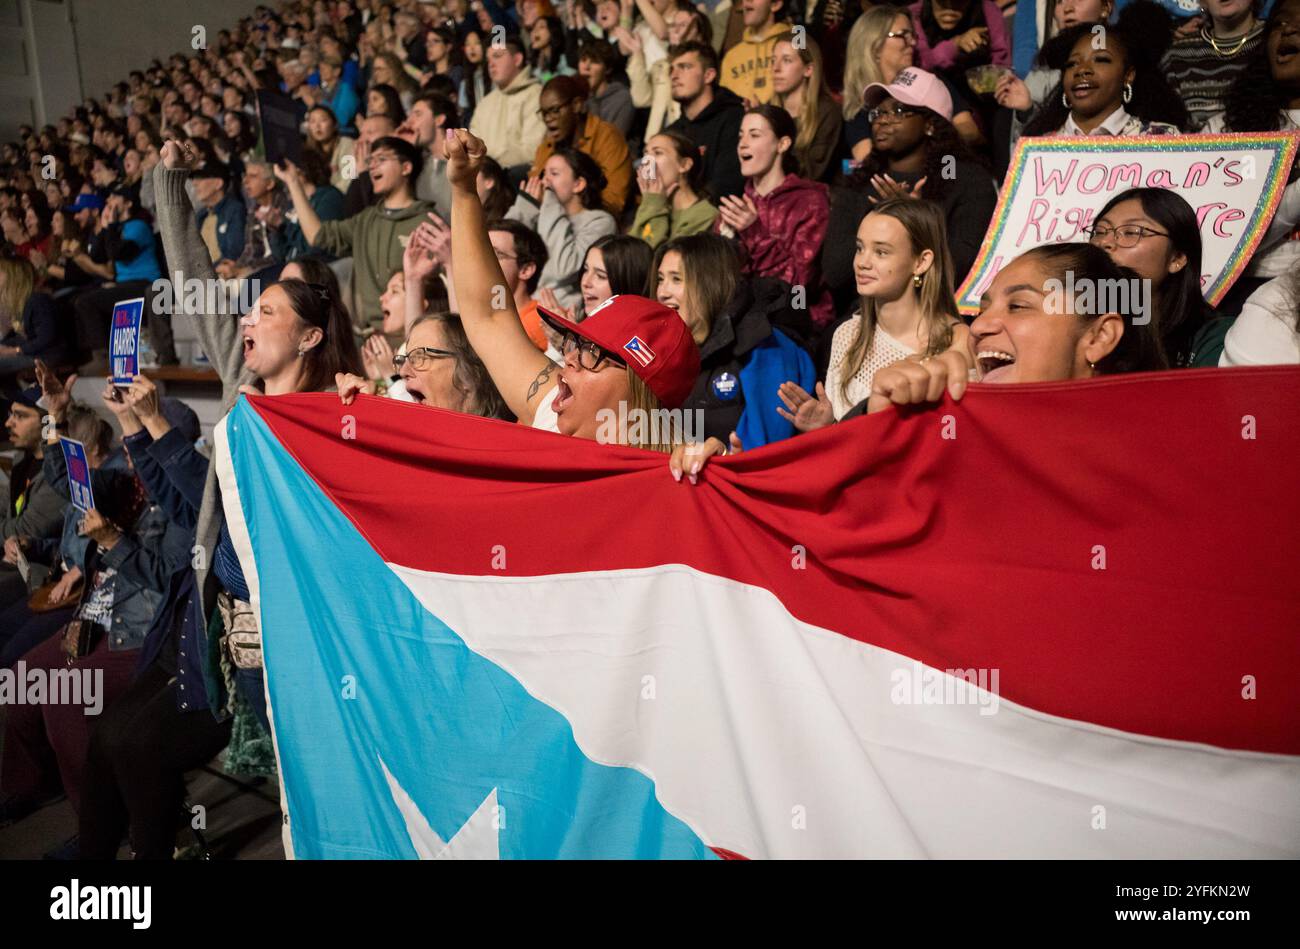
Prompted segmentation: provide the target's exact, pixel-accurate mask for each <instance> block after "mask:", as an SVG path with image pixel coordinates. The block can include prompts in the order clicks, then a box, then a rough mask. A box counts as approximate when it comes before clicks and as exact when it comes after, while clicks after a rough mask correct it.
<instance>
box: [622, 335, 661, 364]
mask: <svg viewBox="0 0 1300 949" xmlns="http://www.w3.org/2000/svg"><path fill="white" fill-rule="evenodd" d="M623 348H624V349H626V350H627V351H628V352H629V353H631V355H632V358H633V359H635V360H636V361H637V362H639V363H640V364H641V365H642V366H648V365H650V363H652V362H654V358H655V353H654V350H653V349H651V348H650V347H649V346H647V345H646V344H645V343H644V342H642V340H641V337H640V336H633V337H632V338H631V339H629V340H628V341H627V342H626V343H624V344H623Z"/></svg>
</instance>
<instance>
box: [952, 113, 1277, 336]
mask: <svg viewBox="0 0 1300 949" xmlns="http://www.w3.org/2000/svg"><path fill="white" fill-rule="evenodd" d="M1215 145H1220V146H1222V145H1228V146H1232V147H1234V148H1241V147H1243V146H1251V147H1254V148H1257V149H1258V150H1260V151H1266V150H1270V149H1271V150H1272V153H1273V159H1272V161H1271V162H1270V164H1269V169H1268V173H1267V175H1266V178H1267V180H1268V183H1267V184H1266V185H1265V187H1264V191H1263V192H1262V197H1263V198H1264V201H1265V204H1264V206H1263V212H1264V213H1258V211H1259V209H1258V208H1257V213H1256V214H1255V219H1254V223H1253V225H1252V226H1251V229H1250V230H1248V231H1247V232H1246V234H1245V236H1244V237H1243V239H1242V240H1240V241H1238V243H1237V249H1236V251H1235V252H1234V253H1233V255H1232V256H1231V257H1229V258H1228V263H1227V266H1225V267H1224V269H1223V272H1222V273H1221V274H1220V275H1219V279H1218V280H1216V281H1215V282H1214V283H1213V284H1211V285H1210V287H1209V288H1208V289H1207V290H1206V293H1205V299H1206V300H1207V301H1208V302H1209V304H1210V305H1211V306H1217V305H1218V304H1219V301H1220V300H1222V299H1223V297H1224V296H1225V295H1226V294H1227V292H1228V290H1229V289H1231V288H1232V285H1233V284H1234V283H1236V282H1237V278H1238V277H1240V276H1241V274H1242V272H1243V271H1245V269H1246V265H1247V264H1248V262H1249V261H1250V258H1251V256H1252V255H1253V254H1254V253H1255V248H1256V247H1257V246H1258V245H1259V242H1260V241H1261V240H1263V238H1264V232H1265V231H1267V230H1268V225H1269V223H1271V222H1272V220H1273V215H1274V213H1276V211H1277V206H1278V203H1279V202H1280V201H1281V200H1282V192H1283V190H1284V189H1285V187H1286V177H1287V174H1286V173H1287V172H1289V170H1290V168H1291V165H1292V163H1293V162H1294V161H1295V157H1296V150H1297V148H1298V147H1300V131H1282V132H1232V133H1227V134H1223V135H1204V134H1202V135H1132V136H1128V137H1123V138H1105V139H1101V138H1096V137H1086V136H1051V137H1047V136H1040V137H1035V138H1021V139H1020V141H1019V142H1017V143H1016V150H1015V152H1014V153H1013V154H1012V156H1011V163H1010V164H1009V165H1008V166H1007V177H1006V180H1005V181H1003V182H1002V190H1001V191H1000V192H999V194H998V203H997V207H995V208H994V209H993V220H992V221H991V222H990V223H989V229H988V230H987V231H985V232H984V243H983V244H982V245H981V246H980V252H979V256H978V257H976V258H975V263H974V265H973V266H972V267H971V269H970V273H969V274H967V276H966V279H965V280H963V281H962V283H961V286H960V287H958V288H957V309H958V310H960V311H961V313H962V314H963V315H965V316H971V315H973V314H975V313H978V312H979V306H978V304H971V303H963V302H962V300H963V298H964V297H965V296H966V294H967V293H968V292H969V291H970V289H971V288H972V287H974V286H978V285H979V283H980V282H981V281H982V280H983V279H984V272H985V271H986V270H987V269H988V266H989V261H990V259H991V258H992V256H993V249H994V248H995V247H997V245H998V241H1000V240H1001V239H1002V231H1003V229H1004V228H1005V227H1006V223H1007V213H1008V211H1009V210H1010V204H1011V201H1010V198H1011V195H1013V194H1015V191H1016V188H1017V187H1018V186H1019V184H1020V177H1021V175H1022V174H1023V172H1024V170H1025V167H1026V165H1028V163H1029V155H1030V153H1031V152H1034V151H1040V152H1079V153H1081V154H1082V153H1088V152H1093V153H1096V152H1126V151H1152V152H1182V151H1204V150H1206V149H1207V147H1213V146H1215Z"/></svg>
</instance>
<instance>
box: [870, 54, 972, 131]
mask: <svg viewBox="0 0 1300 949" xmlns="http://www.w3.org/2000/svg"><path fill="white" fill-rule="evenodd" d="M889 98H892V99H894V100H895V101H896V102H901V103H903V105H910V106H918V107H920V108H925V109H929V110H930V111H931V112H933V113H935V114H936V115H941V116H943V117H944V118H945V119H947V120H948V121H949V122H951V121H952V95H951V94H950V93H949V92H948V87H947V86H945V85H944V84H943V80H942V79H940V78H939V77H938V76H936V75H935V74H934V73H931V72H926V71H925V70H924V69H917V68H916V67H915V66H909V67H908V68H907V69H904V70H903V71H902V72H900V73H899V74H898V75H897V76H895V77H894V81H893V82H891V83H890V84H889V85H885V84H884V83H883V82H873V83H872V84H871V85H869V86H867V90H866V92H864V93H863V94H862V101H863V102H864V103H865V104H866V106H867V108H868V109H870V108H874V107H875V106H878V105H880V103H881V102H882V101H884V100H885V99H889Z"/></svg>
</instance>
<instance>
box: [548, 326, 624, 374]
mask: <svg viewBox="0 0 1300 949" xmlns="http://www.w3.org/2000/svg"><path fill="white" fill-rule="evenodd" d="M562 340H563V342H562V343H561V344H560V351H561V352H562V353H564V356H565V358H566V359H567V358H568V356H569V354H570V353H573V352H576V353H577V354H578V365H579V366H581V367H582V368H583V369H586V370H588V371H589V372H598V371H599V370H600V368H601V363H603V362H605V361H606V360H608V361H609V362H612V363H613V364H614V365H616V366H623V367H626V366H627V363H626V362H624V361H623V360H622V359H620V358H619V357H618V356H615V355H614V354H613V353H611V352H610V351H609V350H608V349H605V347H603V346H601V345H599V344H597V343H593V342H592V341H591V340H589V339H583V338H582V337H581V336H579V335H578V334H577V333H575V332H573V331H572V330H565V331H564V336H563V337H562Z"/></svg>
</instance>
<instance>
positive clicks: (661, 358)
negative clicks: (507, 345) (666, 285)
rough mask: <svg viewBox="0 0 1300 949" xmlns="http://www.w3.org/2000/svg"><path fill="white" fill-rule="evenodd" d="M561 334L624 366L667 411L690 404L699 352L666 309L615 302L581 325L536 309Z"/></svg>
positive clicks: (629, 297) (642, 300) (624, 297)
mask: <svg viewBox="0 0 1300 949" xmlns="http://www.w3.org/2000/svg"><path fill="white" fill-rule="evenodd" d="M537 312H538V314H539V315H540V316H541V317H542V319H544V320H546V322H547V323H550V324H551V326H553V327H554V328H555V329H557V330H559V331H560V332H564V331H565V330H567V331H569V332H571V333H573V334H574V335H575V336H578V337H581V338H582V339H586V340H590V341H591V342H593V343H595V344H596V345H597V346H599V347H600V348H601V349H604V350H607V351H608V352H609V353H610V354H611V355H613V356H616V357H617V358H619V359H621V360H623V361H624V362H625V363H627V364H628V366H629V367H631V369H632V371H633V372H635V373H636V374H637V375H638V376H640V377H641V381H642V382H644V383H645V384H646V387H647V388H649V390H650V391H651V392H653V393H654V394H655V396H656V397H657V398H658V399H659V401H660V402H662V403H663V405H664V406H665V407H666V408H670V409H675V408H678V407H680V406H681V404H682V403H683V402H685V401H686V397H687V396H689V395H690V394H691V390H692V389H693V388H695V380H696V378H698V377H699V374H700V348H699V347H698V346H696V345H695V340H694V339H692V338H691V331H690V330H688V329H687V328H686V323H685V321H683V320H682V318H681V317H680V316H678V315H677V311H676V310H670V309H668V307H666V306H664V305H663V304H662V303H658V302H656V301H654V300H649V299H647V298H646V297H638V296H635V295H633V294H630V293H624V294H620V295H618V296H613V297H610V298H609V299H608V300H606V301H605V302H604V303H602V304H601V305H600V306H598V307H596V309H594V310H592V311H591V312H590V313H589V314H587V318H586V319H585V320H583V321H582V322H581V323H574V322H573V321H572V320H566V319H565V318H564V317H562V316H557V315H556V314H554V313H549V312H547V311H546V310H543V309H542V308H541V307H538V308H537Z"/></svg>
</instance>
